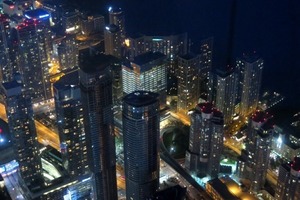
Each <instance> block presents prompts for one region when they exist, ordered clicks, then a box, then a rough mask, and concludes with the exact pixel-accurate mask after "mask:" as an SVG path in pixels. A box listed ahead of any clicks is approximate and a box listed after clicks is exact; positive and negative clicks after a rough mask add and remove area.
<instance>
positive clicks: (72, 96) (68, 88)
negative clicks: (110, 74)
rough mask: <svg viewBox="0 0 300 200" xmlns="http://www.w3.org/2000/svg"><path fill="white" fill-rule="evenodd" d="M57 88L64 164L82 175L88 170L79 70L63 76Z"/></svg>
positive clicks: (56, 85)
mask: <svg viewBox="0 0 300 200" xmlns="http://www.w3.org/2000/svg"><path fill="white" fill-rule="evenodd" d="M53 89H54V99H55V110H56V115H57V117H56V118H57V125H58V132H59V139H60V143H61V153H62V158H63V165H64V167H65V169H66V170H67V171H68V173H69V175H70V176H71V177H78V176H80V175H84V174H86V173H87V172H88V163H87V146H86V135H85V130H84V124H83V105H82V101H81V94H80V87H79V78H78V71H75V72H72V73H70V74H67V75H65V76H63V77H62V78H61V79H60V80H58V81H57V82H56V83H54V85H53Z"/></svg>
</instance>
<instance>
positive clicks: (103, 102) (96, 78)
mask: <svg viewBox="0 0 300 200" xmlns="http://www.w3.org/2000/svg"><path fill="white" fill-rule="evenodd" d="M105 60H106V55H89V54H86V55H82V57H81V58H80V63H79V68H80V69H79V80H80V88H81V97H82V104H83V110H84V113H83V116H84V126H85V131H86V139H87V153H88V163H89V169H90V170H91V171H92V172H93V173H94V175H95V184H96V185H95V188H96V194H97V195H96V196H97V199H107V200H115V199H117V183H116V152H115V135H114V123H113V110H112V105H113V100H112V80H111V74H110V72H109V63H107V62H105Z"/></svg>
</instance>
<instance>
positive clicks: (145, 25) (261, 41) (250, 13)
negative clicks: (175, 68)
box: [75, 0, 300, 111]
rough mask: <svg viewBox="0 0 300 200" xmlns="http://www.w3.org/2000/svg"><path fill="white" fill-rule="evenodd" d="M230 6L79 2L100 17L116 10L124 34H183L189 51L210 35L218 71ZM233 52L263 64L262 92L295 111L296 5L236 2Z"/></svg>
mask: <svg viewBox="0 0 300 200" xmlns="http://www.w3.org/2000/svg"><path fill="white" fill-rule="evenodd" d="M75 1H76V0H75ZM77 1H78V0H77ZM232 1H233V0H185V1H183V0H119V1H117V0H115V1H92V0H87V1H82V2H81V3H83V4H82V6H85V7H89V9H93V10H94V11H97V12H98V8H99V12H100V13H101V12H104V10H105V9H107V8H108V7H109V5H117V6H121V7H122V8H123V9H124V10H125V12H126V25H127V31H128V32H130V33H137V32H141V33H146V34H147V33H148V34H155V33H157V34H158V35H159V34H171V33H176V32H185V31H186V32H188V35H189V38H190V39H191V40H192V42H193V44H194V45H193V47H192V49H193V50H194V51H195V52H197V51H198V50H199V42H200V41H201V39H203V38H205V37H209V36H214V38H215V43H214V60H213V65H214V67H220V66H221V67H222V66H223V65H225V64H226V58H227V55H228V50H227V49H228V48H227V45H228V38H229V37H228V33H229V26H230V20H229V19H230V13H231V5H232ZM86 2H91V3H89V4H87V3H86ZM95 2H97V3H96V4H97V5H95ZM233 47H234V49H233V55H234V59H235V57H237V56H240V55H241V54H242V53H248V52H252V51H256V52H257V53H258V54H259V55H261V57H262V58H263V59H264V60H265V68H264V71H263V90H265V89H272V90H276V91H278V92H280V93H282V94H283V95H285V96H286V97H287V100H286V103H285V106H288V107H289V108H297V110H298V111H299V110H300V109H299V108H300V106H299V105H300V100H299V99H300V1H299V0H272V1H271V0H237V9H236V19H235V31H234V40H233ZM286 109H287V107H286Z"/></svg>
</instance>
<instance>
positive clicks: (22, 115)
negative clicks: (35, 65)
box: [2, 81, 43, 189]
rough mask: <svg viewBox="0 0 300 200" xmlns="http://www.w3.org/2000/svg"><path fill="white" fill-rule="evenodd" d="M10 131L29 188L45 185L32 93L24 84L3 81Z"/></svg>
mask: <svg viewBox="0 0 300 200" xmlns="http://www.w3.org/2000/svg"><path fill="white" fill-rule="evenodd" d="M2 87H3V89H4V93H5V108H6V113H7V118H8V126H9V131H10V133H11V134H12V140H13V147H14V152H15V156H16V158H17V162H18V163H19V169H20V174H21V177H22V179H23V180H24V182H25V184H26V185H27V186H28V188H29V189H32V188H34V187H38V186H42V185H43V177H42V167H41V159H40V157H39V149H38V141H37V134H36V128H35V124H34V118H33V111H32V104H31V98H30V95H27V94H26V93H25V92H24V91H23V88H22V84H20V83H18V82H16V81H12V82H7V83H3V84H2Z"/></svg>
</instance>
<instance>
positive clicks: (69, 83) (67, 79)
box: [53, 70, 79, 89]
mask: <svg viewBox="0 0 300 200" xmlns="http://www.w3.org/2000/svg"><path fill="white" fill-rule="evenodd" d="M77 85H79V76H78V71H77V70H76V71H74V72H71V73H69V74H66V75H64V76H63V77H61V78H60V79H59V80H58V81H56V82H55V83H54V84H53V87H54V88H56V89H64V88H66V89H67V88H70V87H73V86H77Z"/></svg>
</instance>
